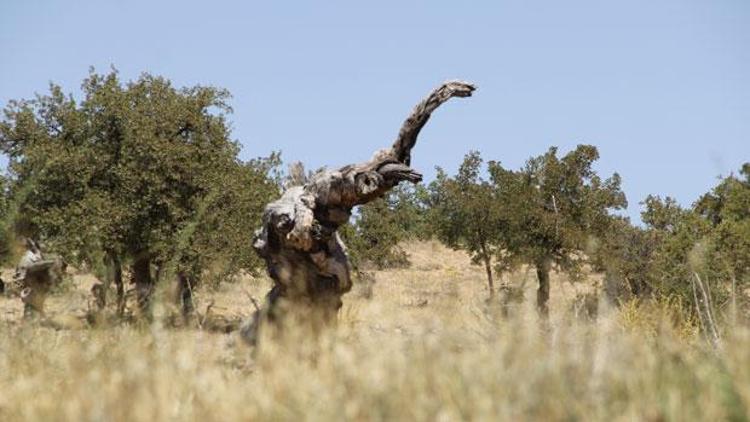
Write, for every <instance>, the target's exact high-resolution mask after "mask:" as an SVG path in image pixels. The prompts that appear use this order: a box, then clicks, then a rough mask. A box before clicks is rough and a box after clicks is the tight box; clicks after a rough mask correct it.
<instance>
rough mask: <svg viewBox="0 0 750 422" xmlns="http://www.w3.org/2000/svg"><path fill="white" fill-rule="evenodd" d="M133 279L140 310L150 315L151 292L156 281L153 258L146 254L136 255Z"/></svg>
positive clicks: (143, 313) (142, 313)
mask: <svg viewBox="0 0 750 422" xmlns="http://www.w3.org/2000/svg"><path fill="white" fill-rule="evenodd" d="M133 280H134V281H135V290H136V296H137V299H138V310H139V311H140V313H141V315H142V316H146V317H149V316H150V313H151V294H152V293H153V290H154V281H153V279H152V278H151V258H150V257H149V256H148V255H146V254H138V255H136V258H135V260H134V261H133Z"/></svg>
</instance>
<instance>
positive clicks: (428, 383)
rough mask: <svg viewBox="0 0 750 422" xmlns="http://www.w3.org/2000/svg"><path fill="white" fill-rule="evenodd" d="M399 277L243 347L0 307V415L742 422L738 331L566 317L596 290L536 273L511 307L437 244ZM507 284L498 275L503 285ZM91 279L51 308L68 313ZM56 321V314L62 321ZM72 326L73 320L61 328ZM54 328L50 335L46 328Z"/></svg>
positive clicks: (608, 312) (379, 278)
mask: <svg viewBox="0 0 750 422" xmlns="http://www.w3.org/2000/svg"><path fill="white" fill-rule="evenodd" d="M407 250H408V251H409V252H410V254H411V257H412V262H413V266H412V267H411V268H409V269H404V270H394V271H384V272H379V273H377V274H376V275H375V280H376V281H375V283H374V285H373V286H372V298H371V299H367V298H366V296H367V295H365V294H363V293H364V292H363V291H362V290H363V289H364V288H362V287H357V288H355V291H353V292H352V293H351V294H349V295H348V296H346V297H345V306H344V308H343V310H342V312H341V316H340V322H339V326H338V327H337V328H336V329H335V330H331V331H330V332H326V333H323V334H322V335H320V336H319V337H317V338H311V337H310V336H308V335H306V334H304V333H300V332H295V331H294V330H292V331H291V332H289V333H288V334H287V335H286V336H285V337H284V338H283V339H281V340H275V341H268V342H265V343H263V344H264V346H263V347H262V348H260V349H259V350H256V351H255V352H253V351H252V350H251V349H250V348H248V347H247V346H245V345H244V344H243V343H242V342H241V341H240V340H239V339H238V337H237V334H217V333H211V332H207V331H200V330H192V329H167V328H164V327H162V326H160V324H158V323H157V324H154V325H152V326H150V327H145V328H143V327H142V328H137V327H128V326H119V327H115V328H107V329H103V328H101V329H97V328H86V327H83V326H81V325H80V324H73V323H70V324H67V326H68V327H70V328H67V329H58V330H55V329H52V328H47V327H44V326H40V325H35V324H21V323H20V322H19V320H20V316H21V311H20V306H19V305H18V304H17V303H16V302H18V300H17V299H7V298H0V318H2V323H1V324H2V325H1V326H0V336H1V338H0V420H3V421H13V420H45V421H46V420H75V421H79V420H116V421H120V420H123V421H124V420H128V421H130V420H133V421H154V420H158V421H162V420H207V421H211V420H222V421H224V420H259V419H260V420H290V419H291V420H351V419H354V420H394V419H395V420H463V419H473V420H497V419H500V420H535V419H544V420H561V419H565V420H569V419H581V420H680V421H681V420H721V419H735V420H743V419H746V418H747V416H748V408H750V407H749V406H750V332H748V330H747V329H745V328H740V327H738V328H736V329H735V330H734V332H733V333H731V334H727V335H726V336H725V341H724V344H723V349H722V350H721V351H720V352H713V351H711V350H710V349H708V348H707V347H706V346H705V342H704V341H703V340H702V339H701V338H700V337H699V336H698V335H697V333H696V332H695V330H694V329H692V326H690V325H689V324H686V323H684V322H681V321H680V320H679V319H674V318H671V317H670V315H669V309H659V308H658V307H651V308H645V307H637V306H626V307H624V308H623V309H622V310H615V309H603V310H600V312H599V317H598V318H597V320H596V321H595V322H590V321H585V320H583V319H581V318H577V317H576V314H575V312H574V311H572V309H573V308H574V302H575V298H576V297H577V296H580V294H581V293H582V291H583V292H586V291H591V290H592V289H593V288H594V287H595V286H596V284H597V281H596V280H595V279H594V278H592V279H590V281H587V282H584V283H582V284H578V285H573V284H570V283H568V282H567V281H565V280H564V279H562V278H561V277H558V278H559V279H553V292H552V296H553V303H552V319H551V322H550V324H549V326H545V327H541V326H540V324H539V323H538V321H537V320H536V316H535V313H534V311H533V309H532V304H533V289H534V287H535V286H534V285H535V283H534V282H533V277H532V276H531V274H528V280H527V282H526V284H525V285H524V286H525V287H524V289H523V292H524V295H525V297H526V300H525V301H523V302H521V303H517V302H514V305H512V306H511V307H510V308H509V311H508V316H507V317H504V316H502V315H503V314H504V312H503V310H502V309H501V306H500V305H498V304H497V302H498V301H499V300H498V301H495V302H493V303H487V302H486V298H487V291H486V288H485V282H484V275H483V271H482V270H481V269H480V268H478V267H473V266H470V265H469V264H468V259H467V258H466V256H465V255H463V254H461V253H458V252H453V251H449V250H446V249H445V248H443V247H442V246H440V245H439V244H436V243H418V244H411V245H408V246H407ZM525 277H527V275H526V274H524V272H519V273H517V274H513V275H511V276H510V277H507V278H506V279H505V280H504V281H506V282H508V283H511V284H512V285H514V286H520V285H523V283H524V278H525ZM91 282H92V280H91V278H90V277H89V278H86V277H79V278H77V281H76V286H77V288H76V289H75V290H73V291H71V292H69V293H66V294H65V295H63V296H60V297H56V298H54V300H53V301H52V302H51V308H52V310H53V313H56V315H55V316H54V317H53V319H56V320H58V321H64V320H65V319H66V318H65V317H64V315H71V314H72V315H77V314H81V313H82V312H83V311H85V308H86V306H85V301H86V299H85V292H86V291H87V288H86V287H87V283H88V284H90V283H91ZM267 284H268V282H267V280H246V281H245V282H243V283H238V284H232V285H225V286H223V287H222V288H221V289H220V290H219V291H217V292H201V293H200V297H199V299H200V306H199V310H200V311H204V309H205V308H206V306H207V304H208V303H213V304H214V305H213V306H212V311H213V312H215V313H217V314H218V313H221V314H225V315H243V314H244V315H247V314H249V313H250V311H251V309H252V306H251V305H250V301H249V299H248V297H247V294H251V295H254V296H255V297H260V296H261V295H262V293H263V291H264V290H265V289H266V288H267ZM68 319H71V318H70V317H68ZM73 320H76V319H73ZM61 325H65V324H61Z"/></svg>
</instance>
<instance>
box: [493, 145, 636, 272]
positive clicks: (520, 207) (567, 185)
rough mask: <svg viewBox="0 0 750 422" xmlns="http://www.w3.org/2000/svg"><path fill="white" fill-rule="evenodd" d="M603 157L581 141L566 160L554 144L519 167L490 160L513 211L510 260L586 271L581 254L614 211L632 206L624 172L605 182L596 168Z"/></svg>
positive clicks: (498, 186)
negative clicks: (625, 189)
mask: <svg viewBox="0 0 750 422" xmlns="http://www.w3.org/2000/svg"><path fill="white" fill-rule="evenodd" d="M598 158H599V153H598V151H597V150H596V148H595V147H593V146H590V145H579V146H578V147H577V148H576V149H575V150H573V151H571V152H570V153H568V154H567V155H565V156H564V157H562V158H558V157H557V149H556V148H550V150H549V151H548V152H547V153H545V154H543V155H541V156H539V157H535V158H532V159H530V160H529V161H528V162H527V163H526V166H525V167H524V168H522V169H521V170H519V171H509V170H506V169H504V168H503V167H502V166H501V165H500V164H499V163H497V162H491V163H490V168H489V171H490V175H491V177H492V181H493V184H494V186H495V188H496V189H497V191H498V200H499V201H502V202H503V203H504V204H507V207H508V209H509V210H508V212H507V215H508V216H509V221H508V225H509V228H508V236H507V245H506V246H507V248H506V249H507V251H506V252H507V254H508V256H509V257H510V259H517V260H521V261H523V262H527V263H531V264H534V265H537V266H540V265H541V263H542V262H544V261H551V263H553V264H555V265H557V266H558V267H559V268H560V269H561V270H563V271H566V272H569V273H571V274H573V275H576V274H578V273H579V272H580V268H581V267H580V266H581V264H582V262H583V261H582V259H581V256H580V252H581V251H584V250H585V249H586V245H587V243H588V242H589V241H590V240H591V238H592V237H601V236H602V235H603V234H604V233H606V230H607V228H608V227H609V223H610V221H611V219H610V212H611V211H613V210H618V209H623V208H624V207H626V206H627V201H626V199H625V195H624V194H623V192H622V190H621V188H620V184H621V181H620V176H619V175H618V174H617V173H615V174H614V175H612V177H610V178H608V179H606V180H602V179H601V178H600V177H599V176H598V175H597V174H596V172H595V171H594V170H593V168H592V166H593V163H594V161H596V160H597V159H598Z"/></svg>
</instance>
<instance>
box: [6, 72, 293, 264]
mask: <svg viewBox="0 0 750 422" xmlns="http://www.w3.org/2000/svg"><path fill="white" fill-rule="evenodd" d="M82 91H83V99H82V100H81V101H80V102H76V101H75V100H74V99H73V98H72V97H71V96H65V95H64V94H63V93H62V90H61V88H60V87H58V86H55V85H52V86H51V87H50V93H49V94H48V95H37V97H36V98H35V99H34V100H30V101H12V102H10V103H9V105H8V107H7V108H6V110H5V118H4V120H3V121H2V123H0V149H1V150H2V151H3V152H4V153H6V154H7V155H8V156H9V158H10V163H9V170H10V175H11V182H10V183H11V185H10V191H11V195H13V196H14V198H15V201H17V202H18V210H19V212H18V215H17V218H16V219H15V220H16V229H17V231H18V232H20V233H21V234H24V235H29V236H32V237H36V238H39V239H41V240H43V241H44V242H45V243H46V244H47V246H48V247H50V248H52V249H55V250H58V251H60V253H62V254H64V255H65V258H66V259H67V260H68V261H70V262H73V263H85V262H87V263H90V264H91V263H92V262H91V261H94V260H98V259H99V258H98V257H100V256H101V253H100V252H99V251H104V252H105V253H106V254H110V255H111V254H116V255H120V256H122V257H124V258H126V259H127V258H129V259H147V260H149V261H151V262H156V263H161V264H173V267H174V268H173V269H174V270H180V271H190V272H192V273H194V274H195V275H197V276H199V275H200V274H201V272H202V270H203V269H206V268H207V267H209V263H210V261H213V260H216V259H218V258H219V256H220V255H221V256H223V257H224V260H225V261H226V262H228V263H230V264H231V266H232V267H233V269H234V270H239V269H245V270H253V269H254V268H255V267H256V266H257V265H258V261H257V260H256V259H255V258H254V257H251V256H249V255H247V253H245V250H247V249H249V248H247V247H246V243H247V242H246V238H247V236H250V233H252V231H253V230H254V228H255V226H256V225H257V224H258V222H259V218H260V213H261V212H262V209H263V206H264V204H265V203H266V202H267V201H268V200H269V199H270V198H272V197H273V196H274V195H276V194H277V189H276V187H275V184H274V183H273V181H271V180H270V179H269V177H268V172H269V171H270V168H271V167H274V166H276V165H278V157H277V156H274V157H271V158H270V159H268V160H260V161H252V162H249V163H241V162H239V161H238V159H237V153H238V151H239V147H238V145H237V143H236V142H234V141H232V140H230V130H229V127H228V125H227V123H226V116H227V114H228V113H230V112H231V108H230V107H229V105H228V100H229V93H228V92H227V91H225V90H222V89H217V88H213V87H204V86H195V87H189V88H181V89H178V88H175V87H173V86H172V84H171V82H170V81H169V80H167V79H165V78H161V77H156V76H152V75H149V74H143V75H142V76H141V77H140V78H138V79H137V80H135V81H131V82H128V83H122V82H121V81H120V79H119V76H118V74H117V72H116V71H112V72H110V73H108V74H97V73H95V72H94V71H93V70H92V71H91V72H90V74H89V76H88V78H86V79H85V80H84V81H83V84H82ZM26 191H28V193H27V194H24V195H18V193H20V192H26ZM230 205H231V206H230ZM93 264H94V265H96V263H93Z"/></svg>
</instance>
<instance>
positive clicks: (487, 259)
mask: <svg viewBox="0 0 750 422" xmlns="http://www.w3.org/2000/svg"><path fill="white" fill-rule="evenodd" d="M482 261H484V269H485V271H486V272H487V286H488V287H489V289H490V298H492V297H494V296H495V281H494V280H493V279H492V257H491V256H490V254H489V253H487V247H486V246H485V244H484V243H482Z"/></svg>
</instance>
